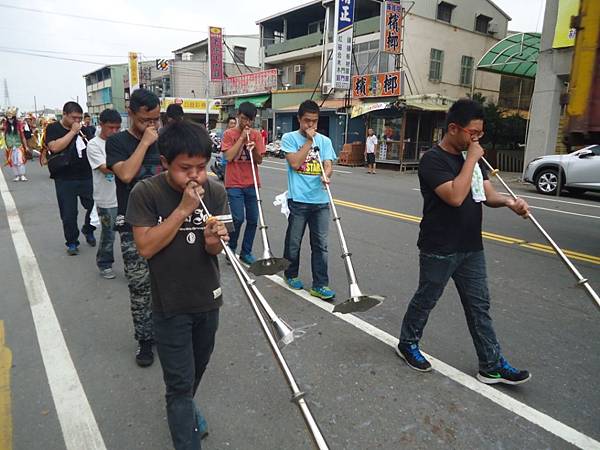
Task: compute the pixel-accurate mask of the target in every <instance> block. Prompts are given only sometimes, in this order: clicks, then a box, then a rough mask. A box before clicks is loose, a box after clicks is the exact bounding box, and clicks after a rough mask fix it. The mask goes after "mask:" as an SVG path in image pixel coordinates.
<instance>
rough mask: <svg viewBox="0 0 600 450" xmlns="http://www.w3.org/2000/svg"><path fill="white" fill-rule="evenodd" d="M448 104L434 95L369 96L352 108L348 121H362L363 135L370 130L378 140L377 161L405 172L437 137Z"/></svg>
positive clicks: (439, 133) (416, 164)
mask: <svg viewBox="0 0 600 450" xmlns="http://www.w3.org/2000/svg"><path fill="white" fill-rule="evenodd" d="M452 103H453V100H452V99H448V98H446V97H442V96H438V95H417V96H404V97H399V98H398V99H397V100H395V101H393V102H391V101H389V99H388V100H387V101H385V100H384V99H369V100H368V101H361V103H360V104H358V105H355V106H354V107H353V108H352V114H351V117H352V122H351V123H354V124H355V125H354V126H355V127H356V122H357V120H362V123H363V124H364V125H363V133H364V134H363V136H364V137H366V134H367V130H368V129H369V128H372V129H373V131H374V134H375V136H377V138H378V141H379V143H378V145H377V149H376V154H375V155H376V156H375V158H376V162H377V163H379V164H387V165H391V166H398V168H399V170H401V171H405V170H409V169H412V168H416V167H418V163H419V159H420V157H421V155H422V154H423V152H424V151H426V150H427V149H429V148H431V146H432V145H433V144H434V143H435V142H437V141H439V140H440V139H441V137H442V134H443V130H444V119H445V114H446V111H447V110H448V108H449V107H450V105H451V104H452ZM364 137H363V139H362V140H363V141H364Z"/></svg>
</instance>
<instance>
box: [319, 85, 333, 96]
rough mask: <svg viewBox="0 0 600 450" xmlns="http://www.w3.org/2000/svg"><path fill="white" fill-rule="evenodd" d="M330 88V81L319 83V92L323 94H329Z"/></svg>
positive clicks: (331, 87)
mask: <svg viewBox="0 0 600 450" xmlns="http://www.w3.org/2000/svg"><path fill="white" fill-rule="evenodd" d="M332 90H333V86H332V85H331V83H323V84H322V85H321V93H323V94H329V93H330V92H331V91H332Z"/></svg>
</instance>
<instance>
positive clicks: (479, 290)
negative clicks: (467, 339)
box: [400, 250, 502, 371]
mask: <svg viewBox="0 0 600 450" xmlns="http://www.w3.org/2000/svg"><path fill="white" fill-rule="evenodd" d="M450 278H452V279H453V280H454V284H455V286H456V289H457V290H458V294H459V296H460V301H461V303H462V306H463V310H464V312H465V316H466V319H467V326H468V327H469V332H470V333H471V338H472V339H473V344H475V351H476V352H477V357H478V359H479V369H480V370H483V371H491V370H495V369H497V368H498V367H499V366H500V365H501V363H500V359H501V358H502V354H501V351H500V344H498V340H497V339H496V333H495V332H494V327H493V326H492V318H491V317H490V314H489V310H490V295H489V292H488V286H487V275H486V269H485V256H484V254H483V250H481V251H476V252H467V253H454V254H451V255H434V254H429V253H423V252H421V254H420V255H419V287H418V289H417V292H416V293H415V295H414V296H413V298H412V300H411V301H410V304H409V305H408V310H407V311H406V314H405V315H404V320H403V321H402V329H401V331H400V343H401V344H414V343H418V342H419V340H420V339H421V336H422V335H423V329H424V328H425V325H426V324H427V319H428V318H429V313H430V312H431V311H432V310H433V308H434V307H435V305H436V303H437V301H438V300H439V298H440V297H441V296H442V293H443V292H444V288H445V287H446V284H447V283H448V281H449V280H450Z"/></svg>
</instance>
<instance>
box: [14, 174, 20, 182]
mask: <svg viewBox="0 0 600 450" xmlns="http://www.w3.org/2000/svg"><path fill="white" fill-rule="evenodd" d="M20 180H21V177H20V176H18V175H17V176H16V177H14V178H13V181H20Z"/></svg>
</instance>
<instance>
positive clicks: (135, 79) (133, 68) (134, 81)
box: [129, 52, 140, 93]
mask: <svg viewBox="0 0 600 450" xmlns="http://www.w3.org/2000/svg"><path fill="white" fill-rule="evenodd" d="M139 87H140V75H139V70H138V54H137V53H135V52H129V93H132V92H133V91H135V90H136V89H138V88H139Z"/></svg>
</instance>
